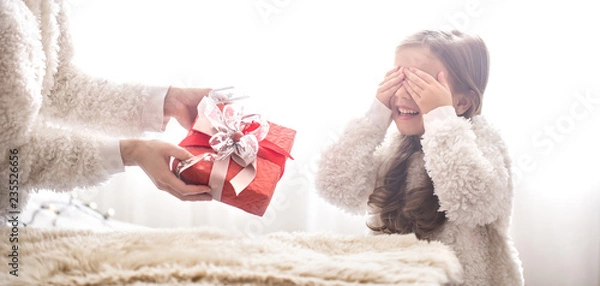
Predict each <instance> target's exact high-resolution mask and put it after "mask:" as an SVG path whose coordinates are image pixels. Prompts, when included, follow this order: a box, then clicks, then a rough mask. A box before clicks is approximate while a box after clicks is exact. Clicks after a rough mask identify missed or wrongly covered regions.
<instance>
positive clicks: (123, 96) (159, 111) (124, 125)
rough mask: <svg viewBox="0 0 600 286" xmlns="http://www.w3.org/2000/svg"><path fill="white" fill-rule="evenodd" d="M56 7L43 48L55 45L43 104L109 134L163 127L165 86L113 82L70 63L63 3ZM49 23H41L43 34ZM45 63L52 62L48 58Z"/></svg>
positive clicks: (59, 115) (54, 113)
mask: <svg viewBox="0 0 600 286" xmlns="http://www.w3.org/2000/svg"><path fill="white" fill-rule="evenodd" d="M60 5H61V6H60V9H59V10H58V11H56V21H57V22H56V27H58V29H59V31H58V36H57V39H56V41H54V42H48V43H46V44H45V45H46V47H45V49H54V48H56V49H58V52H57V58H56V59H55V60H56V62H57V63H56V69H55V70H49V71H48V72H52V73H53V78H52V79H51V81H46V82H45V85H46V86H47V85H48V84H51V85H52V88H51V89H50V90H47V89H45V90H44V93H45V94H46V96H47V97H48V98H47V99H49V100H44V105H45V106H47V107H48V110H43V111H42V112H44V111H48V112H49V113H50V114H51V115H52V116H54V117H56V118H61V119H64V120H66V121H69V122H75V123H77V124H79V125H84V127H93V128H94V129H98V130H101V131H104V132H106V133H109V134H110V135H125V136H131V135H138V134H140V133H142V132H143V131H160V130H162V128H163V127H164V123H165V122H164V120H163V102H164V95H165V94H166V91H167V89H168V87H150V86H146V85H142V84H137V83H117V82H114V81H110V80H106V79H103V78H96V77H93V76H90V75H89V74H87V73H85V72H83V71H82V70H81V69H79V68H78V67H76V66H75V65H74V64H73V63H72V58H73V55H74V51H73V44H72V39H71V35H70V31H69V18H68V15H67V12H66V10H67V9H66V8H67V7H66V5H67V4H66V3H65V2H62V1H60ZM52 28H53V26H45V25H44V22H43V21H42V26H41V31H42V34H43V35H45V34H46V33H49V31H47V30H51V29H52ZM47 61H48V64H49V65H52V64H53V63H54V60H53V59H48V60H47Z"/></svg>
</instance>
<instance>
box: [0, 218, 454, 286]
mask: <svg viewBox="0 0 600 286" xmlns="http://www.w3.org/2000/svg"><path fill="white" fill-rule="evenodd" d="M0 232H1V234H0V237H3V238H4V239H7V237H9V234H10V229H9V228H7V227H3V228H2V229H1V231H0ZM18 246H19V271H18V274H19V277H14V276H12V275H9V274H8V270H7V269H8V268H7V262H6V260H7V253H10V247H11V245H10V244H9V243H2V244H0V252H1V253H2V257H3V258H2V259H3V260H4V261H3V262H2V265H3V266H2V269H3V271H2V273H1V274H0V285H124V284H133V285H157V284H158V285H182V284H184V285H190V284H193V285H357V284H369V285H373V284H383V285H390V284H394V285H398V284H409V285H443V284H448V283H456V282H457V281H459V280H460V277H461V273H462V272H461V271H462V270H461V267H460V264H459V262H458V259H457V258H456V256H454V254H453V253H452V252H451V251H450V250H449V248H447V247H446V246H444V245H442V244H441V243H437V242H432V243H427V242H423V241H418V240H417V239H416V238H415V237H414V236H412V235H380V236H342V235H334V234H324V233H319V234H312V233H285V232H281V233H274V234H269V235H265V236H261V237H255V238H248V237H244V236H236V235H232V234H228V233H225V232H223V231H219V230H214V229H151V230H143V231H139V230H138V231H135V232H134V231H130V232H116V231H113V232H91V231H83V230H64V229H63V230H61V229H36V228H32V227H26V228H20V229H19V243H18Z"/></svg>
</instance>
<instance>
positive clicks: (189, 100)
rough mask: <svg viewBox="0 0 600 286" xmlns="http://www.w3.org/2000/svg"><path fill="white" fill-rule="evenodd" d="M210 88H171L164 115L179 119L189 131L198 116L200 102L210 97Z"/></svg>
mask: <svg viewBox="0 0 600 286" xmlns="http://www.w3.org/2000/svg"><path fill="white" fill-rule="evenodd" d="M210 91H211V89H210V88H178V87H169V91H167V95H166V96H165V106H164V115H165V117H167V118H168V117H173V118H175V119H177V121H178V122H179V124H180V125H181V126H182V127H183V128H185V129H187V130H189V129H190V128H191V127H192V124H193V123H194V120H195V119H196V116H197V115H198V104H199V103H200V100H202V98H204V97H205V96H207V95H208V93H209V92H210Z"/></svg>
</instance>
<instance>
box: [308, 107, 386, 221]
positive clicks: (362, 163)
mask: <svg viewBox="0 0 600 286" xmlns="http://www.w3.org/2000/svg"><path fill="white" fill-rule="evenodd" d="M391 113H392V112H391V110H389V109H388V108H387V107H386V106H385V105H383V104H382V103H380V102H379V101H378V100H374V102H373V104H372V106H371V109H370V110H369V112H367V114H366V115H365V116H364V117H362V118H358V119H354V120H352V121H350V122H349V123H348V124H347V126H346V128H345V129H344V131H343V132H342V134H341V136H340V138H339V139H338V142H336V143H334V144H333V145H331V146H329V147H328V148H326V149H325V151H324V152H323V153H322V154H321V159H320V162H319V169H318V173H317V174H316V182H315V183H316V188H317V192H318V194H319V195H320V196H321V197H323V198H324V199H325V200H327V201H328V202H329V203H331V204H333V205H336V206H338V207H340V208H342V209H343V210H345V211H347V212H349V213H353V214H365V211H366V210H367V204H366V203H367V199H368V196H369V195H370V194H371V193H372V192H373V189H374V187H375V182H376V179H377V171H378V170H377V168H378V166H379V165H380V162H379V161H380V159H379V157H378V156H376V154H375V153H376V152H375V151H376V149H377V148H378V147H379V146H380V145H381V143H382V141H383V139H384V137H385V134H386V131H387V128H388V126H389V125H390V123H391Z"/></svg>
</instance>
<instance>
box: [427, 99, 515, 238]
mask: <svg viewBox="0 0 600 286" xmlns="http://www.w3.org/2000/svg"><path fill="white" fill-rule="evenodd" d="M423 119H424V124H425V133H424V134H423V137H422V145H423V153H424V160H425V168H426V169H427V172H428V174H429V176H430V177H431V179H432V181H433V184H434V189H435V194H436V195H437V196H438V198H439V201H440V210H442V211H445V212H446V216H447V217H448V219H449V220H450V221H454V222H456V223H461V224H466V225H468V226H470V227H473V226H476V225H485V224H489V223H492V222H494V221H496V220H498V219H499V218H502V217H505V216H506V215H509V214H510V208H511V196H512V193H511V190H510V186H511V184H510V175H509V170H508V166H507V164H506V162H505V159H504V157H503V154H502V150H501V149H500V146H503V143H502V142H495V141H496V140H497V139H498V138H499V137H498V136H494V134H495V132H494V131H493V130H492V129H491V128H489V126H483V127H480V128H478V129H480V131H479V132H478V133H477V134H476V133H475V132H474V130H475V129H476V128H475V127H474V124H473V122H472V121H470V120H467V119H464V118H462V117H458V116H456V113H455V111H454V108H453V107H452V106H447V107H440V108H437V109H434V110H432V111H431V112H429V113H427V114H425V115H423ZM477 120H478V122H479V123H478V124H480V125H482V124H485V122H484V121H483V119H477ZM490 138H494V140H491V139H490Z"/></svg>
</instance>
